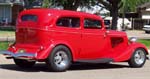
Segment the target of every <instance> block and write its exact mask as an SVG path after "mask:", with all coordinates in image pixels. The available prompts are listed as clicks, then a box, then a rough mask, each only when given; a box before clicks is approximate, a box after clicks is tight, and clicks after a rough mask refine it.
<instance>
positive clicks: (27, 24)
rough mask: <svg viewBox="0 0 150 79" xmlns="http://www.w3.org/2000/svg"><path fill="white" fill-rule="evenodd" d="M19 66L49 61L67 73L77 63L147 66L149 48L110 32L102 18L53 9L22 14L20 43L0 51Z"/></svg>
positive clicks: (49, 67) (35, 10)
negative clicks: (119, 63)
mask: <svg viewBox="0 0 150 79" xmlns="http://www.w3.org/2000/svg"><path fill="white" fill-rule="evenodd" d="M0 53H1V54H4V55H6V58H8V59H10V58H12V59H14V62H15V64H16V65H17V66H19V67H23V68H25V67H32V66H33V65H34V64H35V62H36V61H39V62H46V64H47V66H48V69H50V70H52V71H57V72H59V71H65V70H67V69H68V68H69V67H70V65H71V64H72V63H74V62H84V63H109V62H123V61H125V62H128V63H129V65H130V66H131V67H136V68H139V67H142V66H143V65H144V64H145V61H146V58H147V55H148V51H147V48H146V47H145V46H144V45H142V44H140V43H137V42H136V39H135V38H132V39H130V40H128V38H127V35H126V33H124V32H119V31H113V30H106V29H105V26H104V21H103V20H102V18H101V17H100V16H96V15H92V14H88V13H82V12H74V11H66V10H53V9H31V10H25V11H23V12H21V13H20V14H19V16H18V19H17V24H16V42H15V43H14V44H12V45H11V46H10V47H9V48H8V50H5V51H0Z"/></svg>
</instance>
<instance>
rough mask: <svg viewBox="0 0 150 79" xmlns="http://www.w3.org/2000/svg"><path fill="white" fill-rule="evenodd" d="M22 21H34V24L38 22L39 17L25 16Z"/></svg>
mask: <svg viewBox="0 0 150 79" xmlns="http://www.w3.org/2000/svg"><path fill="white" fill-rule="evenodd" d="M21 20H22V21H33V22H37V20H38V17H37V16H36V15H23V16H22V17H21Z"/></svg>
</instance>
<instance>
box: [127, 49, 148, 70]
mask: <svg viewBox="0 0 150 79" xmlns="http://www.w3.org/2000/svg"><path fill="white" fill-rule="evenodd" d="M145 62H146V51H145V50H144V49H142V48H138V49H136V50H135V51H134V53H133V55H132V57H131V58H130V60H129V61H128V63H129V66H130V67H132V68H140V67H143V65H144V64H145Z"/></svg>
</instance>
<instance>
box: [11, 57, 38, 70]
mask: <svg viewBox="0 0 150 79" xmlns="http://www.w3.org/2000/svg"><path fill="white" fill-rule="evenodd" d="M14 62H15V64H16V65H17V66H19V67H21V68H31V67H32V66H34V65H35V61H27V60H21V59H14Z"/></svg>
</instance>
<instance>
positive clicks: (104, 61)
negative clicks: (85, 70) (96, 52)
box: [76, 58, 114, 63]
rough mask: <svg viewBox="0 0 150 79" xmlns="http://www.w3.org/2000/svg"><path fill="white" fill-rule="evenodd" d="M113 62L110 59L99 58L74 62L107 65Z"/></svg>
mask: <svg viewBox="0 0 150 79" xmlns="http://www.w3.org/2000/svg"><path fill="white" fill-rule="evenodd" d="M113 61H114V60H113V59H112V58H100V59H92V60H89V59H81V60H77V61H76V62H82V63H109V62H113Z"/></svg>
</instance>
